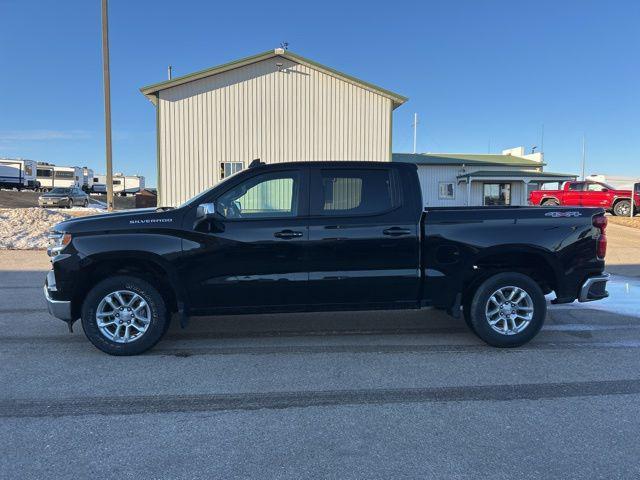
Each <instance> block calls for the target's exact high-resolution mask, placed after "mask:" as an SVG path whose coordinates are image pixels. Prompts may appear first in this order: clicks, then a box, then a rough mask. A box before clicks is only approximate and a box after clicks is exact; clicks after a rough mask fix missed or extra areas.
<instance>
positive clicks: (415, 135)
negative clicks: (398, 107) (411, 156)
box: [412, 113, 418, 153]
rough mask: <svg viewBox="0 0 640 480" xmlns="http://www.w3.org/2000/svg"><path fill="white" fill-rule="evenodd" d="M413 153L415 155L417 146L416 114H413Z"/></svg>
mask: <svg viewBox="0 0 640 480" xmlns="http://www.w3.org/2000/svg"><path fill="white" fill-rule="evenodd" d="M412 125H413V153H417V152H416V150H417V144H418V114H417V113H414V114H413V124H412Z"/></svg>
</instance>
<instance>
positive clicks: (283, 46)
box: [280, 42, 289, 50]
mask: <svg viewBox="0 0 640 480" xmlns="http://www.w3.org/2000/svg"><path fill="white" fill-rule="evenodd" d="M280 48H281V49H283V50H289V42H280Z"/></svg>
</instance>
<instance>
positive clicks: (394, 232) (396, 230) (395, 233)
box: [382, 227, 411, 237]
mask: <svg viewBox="0 0 640 480" xmlns="http://www.w3.org/2000/svg"><path fill="white" fill-rule="evenodd" d="M382 233H383V234H384V235H389V236H390V237H399V236H400V235H409V234H410V233H411V230H409V229H408V228H400V227H391V228H387V229H385V230H383V231H382Z"/></svg>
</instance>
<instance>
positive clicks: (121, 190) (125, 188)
mask: <svg viewBox="0 0 640 480" xmlns="http://www.w3.org/2000/svg"><path fill="white" fill-rule="evenodd" d="M96 178H97V180H96V179H94V180H96V183H101V184H104V185H106V184H107V176H106V175H98V176H97V177H96ZM143 188H144V177H143V176H141V175H125V174H123V173H121V172H117V173H114V174H113V193H114V194H117V195H122V196H123V197H124V196H126V195H129V194H135V193H138V192H139V191H140V190H142V189H143Z"/></svg>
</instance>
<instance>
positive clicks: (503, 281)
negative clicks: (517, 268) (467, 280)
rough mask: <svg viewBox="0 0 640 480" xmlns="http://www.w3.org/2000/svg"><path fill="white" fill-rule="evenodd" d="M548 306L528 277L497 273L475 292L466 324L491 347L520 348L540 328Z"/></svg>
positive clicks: (510, 273) (520, 274) (537, 287)
mask: <svg viewBox="0 0 640 480" xmlns="http://www.w3.org/2000/svg"><path fill="white" fill-rule="evenodd" d="M546 314H547V302H546V300H545V298H544V294H543V293H542V289H541V288H540V286H539V285H538V284H537V283H536V282H535V281H534V280H533V279H532V278H531V277H528V276H527V275H523V274H522V273H516V272H505V273H498V274H496V275H493V276H492V277H489V278H488V279H487V280H485V281H484V282H483V283H482V284H481V285H480V286H479V287H478V289H477V290H476V292H475V294H474V295H473V299H472V301H471V304H470V306H469V316H468V321H469V323H470V326H471V329H472V330H473V331H474V333H475V334H476V335H478V337H480V338H481V339H482V340H484V341H485V342H486V343H488V344H489V345H492V346H494V347H519V346H520V345H524V344H525V343H527V342H529V341H530V340H531V339H532V338H533V337H535V336H536V334H537V333H538V332H539V331H540V329H541V328H542V325H543V324H544V319H545V317H546Z"/></svg>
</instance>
